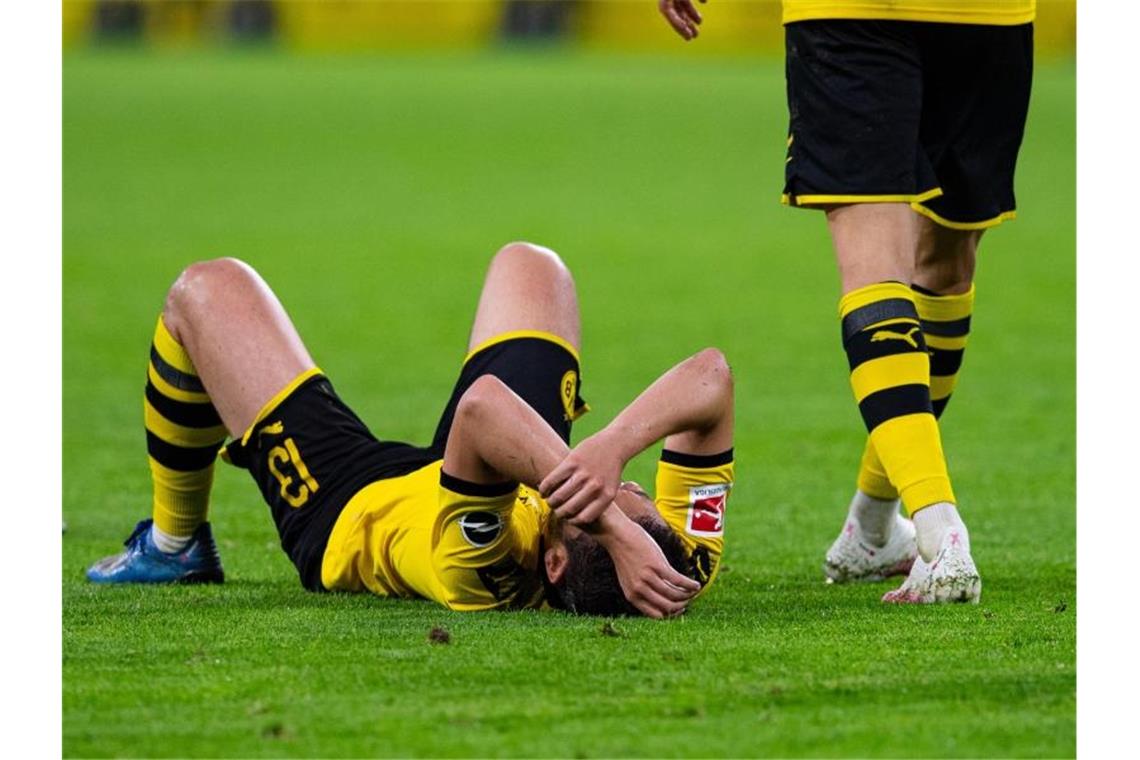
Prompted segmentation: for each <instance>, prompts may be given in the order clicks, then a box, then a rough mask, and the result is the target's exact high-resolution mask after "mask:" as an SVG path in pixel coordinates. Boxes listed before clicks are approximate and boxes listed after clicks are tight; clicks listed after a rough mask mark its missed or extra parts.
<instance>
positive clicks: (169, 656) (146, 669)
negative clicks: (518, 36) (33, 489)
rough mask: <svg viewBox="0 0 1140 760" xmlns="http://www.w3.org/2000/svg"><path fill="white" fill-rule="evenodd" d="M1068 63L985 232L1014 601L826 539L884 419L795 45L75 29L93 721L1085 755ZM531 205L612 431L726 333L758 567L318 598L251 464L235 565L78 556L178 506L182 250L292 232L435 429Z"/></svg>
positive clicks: (233, 526)
mask: <svg viewBox="0 0 1140 760" xmlns="http://www.w3.org/2000/svg"><path fill="white" fill-rule="evenodd" d="M1074 91H1075V70H1074V65H1073V64H1072V62H1070V61H1061V62H1049V61H1044V62H1041V63H1040V64H1039V67H1038V73H1037V75H1036V81H1035V83H1034V94H1033V105H1032V110H1031V113H1030V123H1029V128H1028V134H1027V138H1026V143H1025V146H1024V149H1023V154H1022V156H1023V157H1022V161H1021V165H1020V168H1019V175H1018V187H1019V196H1018V201H1019V206H1020V218H1019V219H1018V220H1017V221H1015V222H1013V223H1012V224H1007V225H1005V226H1003V227H1001V228H999V229H998V230H996V231H994V232H991V233H989V234H988V235H987V237H986V240H985V242H984V244H983V251H982V256H981V261H980V267H979V286H978V305H977V312H976V317H975V333H974V336H973V337H972V338H971V343H970V350H969V352H968V356H967V358H966V363H965V368H964V373H963V377H962V382H961V385H960V386H959V389H958V392H957V393H956V394H955V397H954V401H953V402H952V403H951V405H950V409H949V411H948V413H947V415H946V417H945V420H944V439H945V445H946V449H947V452H948V456H949V459H950V466H951V472H952V474H953V476H954V477H955V485H956V490H957V492H958V496H959V498H960V500H961V503H962V510H963V513H964V515H965V516H966V519H967V521H968V523H969V525H970V528H971V531H972V536H973V543H974V546H975V553H976V557H977V560H978V564H979V566H980V568H981V570H982V573H983V578H984V584H985V585H984V591H983V596H982V603H981V604H980V605H978V606H964V607H951V608H937V609H933V608H917V609H916V608H888V607H884V606H882V605H880V603H879V601H878V599H879V596H880V595H881V594H882V593H883V592H884V591H886V590H887V589H889V588H891V585H890V584H877V585H871V586H849V587H828V586H826V585H825V584H824V583H823V580H822V578H823V576H822V573H821V570H820V565H821V562H822V558H823V552H824V550H825V549H826V547H827V545H828V544H829V542H830V541H831V539H832V538H833V536H834V534H835V533H836V531H837V530H838V529H839V528H840V526H841V521H842V518H843V514H844V510H845V508H846V504H847V500H848V498H849V497H850V493H851V490H852V488H853V479H854V474H855V467H856V464H857V462H858V456H859V453H860V449H861V445H862V433H861V423H860V421H859V418H858V415H857V412H856V410H855V408H854V405H853V404H852V402H851V398H850V389H849V387H848V385H847V370H846V363H845V360H844V357H843V355H842V352H841V349H840V346H839V336H838V327H837V319H836V315H835V308H836V301H837V296H838V284H837V277H836V275H835V272H834V265H833V263H832V254H831V250H830V244H829V242H828V238H827V236H826V230H825V227H824V224H823V220H822V218H821V217H820V216H819V215H818V214H815V213H812V212H806V211H799V210H789V209H785V208H782V207H781V206H780V205H779V203H778V198H779V192H780V188H781V181H782V171H781V168H782V164H783V159H784V153H783V151H784V140H785V129H786V112H785V106H784V104H783V72H782V65H781V63H780V62H779V61H777V60H774V59H748V60H738V59H716V60H713V59H696V60H694V59H692V58H686V57H684V56H677V57H666V58H650V57H645V58H640V57H617V56H606V55H601V54H573V53H567V52H562V53H555V54H549V53H546V54H541V53H536V52H529V53H528V52H525V51H519V52H513V53H486V54H479V55H430V56H428V55H423V56H401V57H308V58H306V57H289V56H286V55H283V54H278V53H273V52H262V53H254V54H239V53H226V52H196V53H177V54H175V53H166V54H146V53H140V52H137V51H136V52H131V51H120V52H104V53H98V54H97V53H73V54H70V55H68V56H67V57H66V58H65V62H64V82H63V97H64V183H63V189H64V261H63V272H64V279H63V294H64V314H63V325H64V328H63V330H64V332H63V345H64V386H63V388H64V399H63V400H64V442H63V467H64V517H65V519H66V521H67V532H66V533H65V535H64V536H63V578H64V580H63V620H62V625H63V725H62V731H63V752H64V755H65V756H123V755H128V756H139V755H142V756H156V757H163V756H193V757H199V756H201V757H205V756H243V757H268V756H305V755H319V756H328V757H342V756H368V755H383V756H470V755H475V756H575V757H602V756H635V755H636V756H664V757H680V756H692V755H697V756H715V757H720V756H758V755H777V756H820V755H826V756H874V757H904V756H956V757H976V756H1021V757H1029V756H1072V755H1074V754H1075V734H1076V728H1075V726H1076V716H1075V705H1076V691H1075V690H1076V662H1075V638H1076V599H1075V593H1076V582H1075V576H1076V551H1075V520H1076V515H1075V506H1074V504H1075V495H1074V493H1075V485H1074V481H1075V475H1074V472H1075V462H1074V459H1075V454H1074V437H1075V387H1074V386H1075V379H1074V378H1075V361H1074V355H1075V350H1074V343H1075V338H1074V315H1075V305H1074V300H1075V299H1074V269H1075V256H1074V247H1075V243H1074V238H1075V221H1074V216H1075V201H1074V197H1075V184H1074V173H1075V156H1074V153H1075V151H1074V147H1073V146H1074V131H1075V125H1074V122H1075V116H1074V113H1075V112H1074V101H1075V96H1074ZM515 239H526V240H532V241H536V242H540V243H543V244H546V245H549V246H551V247H553V248H555V249H557V250H558V251H559V252H561V254H562V255H563V257H564V258H565V259H566V261H567V262H568V263H569V265H570V266H571V267H572V269H573V270H574V273H575V275H576V278H577V282H578V286H579V291H580V297H581V303H582V309H583V323H584V324H583V326H584V356H583V359H584V384H583V395H584V396H585V398H587V399H588V400H589V402H590V403H591V405H592V407H593V410H594V411H593V412H592V413H591V414H589V415H587V416H586V417H585V418H583V421H582V423H581V425H580V427H579V428H578V429H577V430H576V431H575V432H576V435H575V438H576V439H577V438H580V437H581V436H582V435H583V434H585V433H589V432H592V431H593V430H596V429H597V428H598V427H599V426H600V425H601V424H602V423H603V422H604V421H606V420H607V419H608V418H609V417H610V416H612V415H613V414H614V413H615V412H616V411H617V410H618V409H619V408H621V406H623V405H624V404H625V403H627V402H628V401H629V400H630V399H631V398H632V396H633V395H634V394H635V393H636V392H637V390H638V389H640V388H641V387H642V386H644V385H645V384H646V383H647V382H649V381H650V380H651V379H652V378H653V377H655V376H656V375H657V374H658V373H659V372H661V371H662V370H664V369H665V368H666V367H668V366H670V365H671V364H672V363H674V362H675V361H677V360H679V359H681V358H683V357H684V356H686V355H688V354H689V353H692V352H693V351H695V350H697V349H699V348H702V347H704V346H706V345H717V346H720V347H721V348H723V349H724V350H725V352H726V353H727V355H728V357H729V359H730V361H731V362H732V364H733V367H734V370H735V373H736V378H737V401H738V408H737V428H738V433H737V436H738V437H737V469H738V483H737V488H736V490H735V491H734V494H733V500H732V503H731V505H730V513H729V516H728V523H729V526H728V534H727V535H728V538H727V550H726V554H725V560H724V562H725V565H724V571H723V573H722V575H721V577H720V580H719V582H718V583H717V584H716V585H715V586H714V587H713V589H712V590H711V591H710V592H709V593H708V594H707V598H704V599H702V600H701V601H700V602H699V603H698V604H695V605H694V606H693V608H692V609H691V610H690V614H688V615H687V616H686V617H684V618H683V619H681V620H678V621H675V622H669V623H657V622H652V621H647V620H620V621H615V622H613V623H612V625H610V626H609V627H607V626H606V625H605V621H602V620H599V619H588V618H573V617H568V616H564V615H561V614H554V613H536V612H520V613H502V614H495V613H487V614H467V615H463V614H453V613H449V612H447V611H445V610H443V609H442V608H438V607H436V606H434V605H433V604H431V603H427V602H401V601H386V600H382V599H378V598H374V597H370V596H345V595H314V594H309V593H306V592H304V591H303V590H302V589H301V588H300V586H299V584H298V582H297V580H296V576H295V572H294V571H293V569H292V567H291V566H290V564H289V563H288V561H287V559H286V557H285V556H284V554H283V553H282V552H281V551H280V549H279V548H278V546H277V542H276V535H275V533H274V529H273V526H272V523H271V521H270V519H269V515H268V510H267V509H266V508H265V507H264V505H262V504H261V503H260V501H259V498H258V495H257V492H256V490H255V488H254V486H253V484H252V483H251V482H249V479H248V476H247V475H245V474H244V473H242V472H240V471H237V470H234V469H232V468H228V467H225V466H220V468H219V472H218V476H217V483H216V487H215V496H214V502H213V506H212V512H211V519H212V521H213V523H214V525H215V529H216V535H217V536H218V538H219V540H220V544H221V551H222V555H223V561H224V562H225V566H226V570H227V574H228V576H229V580H228V581H227V583H226V584H225V585H224V586H222V587H216V588H96V587H93V586H91V585H88V584H87V583H86V582H85V581H84V579H83V570H84V568H85V567H86V566H87V564H89V563H90V562H92V561H93V560H95V559H97V558H98V557H101V556H103V555H105V554H108V553H110V552H112V551H114V550H115V549H116V548H117V547H118V546H119V543H120V542H121V541H122V539H123V538H125V537H126V535H127V533H128V532H129V531H130V529H131V527H132V526H133V525H134V522H135V520H137V519H141V518H143V517H146V516H149V498H150V496H149V494H150V490H149V476H148V472H147V468H146V459H145V454H144V439H143V432H142V415H141V407H142V403H141V392H142V387H143V378H144V369H145V362H146V355H147V354H146V352H147V348H148V345H149V340H150V337H151V334H152V331H153V327H154V320H155V318H156V316H157V314H158V311H159V309H160V308H161V305H162V297H163V294H164V292H165V288H166V287H167V286H168V284H169V283H170V282H171V281H172V280H173V279H174V277H175V276H177V274H178V272H179V271H180V269H181V268H182V267H183V266H185V265H186V264H188V263H189V262H191V261H193V260H196V259H201V258H208V257H215V256H222V255H232V256H239V257H241V258H244V259H246V260H247V261H249V262H250V263H252V264H253V265H254V266H256V267H258V268H259V269H260V270H261V271H262V273H263V274H264V275H265V276H266V278H267V279H268V280H269V282H270V283H271V284H272V285H273V286H274V288H275V289H276V290H277V292H278V294H279V296H280V297H281V299H282V301H283V302H284V303H285V305H286V307H287V308H289V309H290V310H291V312H292V313H293V315H294V317H295V320H296V322H297V324H298V327H299V329H300V331H301V333H302V335H303V336H305V338H306V341H307V343H308V345H309V347H310V349H311V351H312V353H313V355H314V357H315V358H316V360H317V362H318V364H320V365H321V367H322V368H324V369H325V370H326V371H327V372H328V373H329V374H330V376H331V377H332V379H333V381H334V382H335V383H336V385H337V388H338V390H339V391H340V392H341V394H342V396H343V397H344V398H345V399H346V400H347V401H348V402H349V403H350V404H352V405H353V406H354V407H355V408H356V410H357V412H358V413H360V414H361V415H362V416H363V417H364V418H365V419H366V420H367V421H368V422H369V423H370V424H371V425H372V426H373V429H374V430H375V431H376V433H377V434H378V435H379V436H380V437H382V438H392V439H400V440H412V441H423V440H426V439H427V437H428V436H429V435H430V433H431V431H432V429H433V427H434V424H435V421H436V417H437V414H438V412H439V410H440V408H441V406H442V404H443V402H444V400H445V399H446V397H447V394H448V392H449V390H450V386H451V383H452V382H453V379H454V376H455V374H456V372H457V369H458V366H459V362H460V361H461V359H462V356H463V352H464V342H465V338H466V333H467V330H468V326H469V320H470V318H471V315H472V313H473V311H474V306H475V299H476V295H477V292H478V288H479V284H480V279H481V276H482V272H483V269H484V267H485V265H486V262H487V259H488V257H489V256H490V254H491V253H492V252H493V251H494V250H496V248H497V247H498V246H499V245H501V244H502V243H505V242H507V241H510V240H515ZM652 467H653V455H652V454H650V455H647V456H643V457H641V458H639V459H637V460H635V461H634V462H633V463H632V465H631V467H630V471H629V473H628V474H630V475H632V476H634V477H636V478H638V479H640V480H642V481H643V482H651V480H652ZM437 626H438V627H442V628H445V629H446V630H447V631H448V632H449V633H450V635H451V640H450V643H449V644H433V643H431V642H429V639H428V633H429V631H430V630H431V629H432V628H433V627H437Z"/></svg>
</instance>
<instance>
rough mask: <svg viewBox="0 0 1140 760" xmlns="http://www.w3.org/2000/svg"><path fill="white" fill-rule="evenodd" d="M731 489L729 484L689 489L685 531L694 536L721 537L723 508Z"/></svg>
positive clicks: (722, 533) (722, 532)
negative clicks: (687, 516) (687, 517)
mask: <svg viewBox="0 0 1140 760" xmlns="http://www.w3.org/2000/svg"><path fill="white" fill-rule="evenodd" d="M731 488H732V484H731V483H717V484H715V485H710V486H696V487H694V488H690V489H689V519H688V520H687V521H686V523H685V529H686V530H687V531H688V532H689V533H690V534H692V535H694V536H723V535H724V508H725V505H726V504H727V503H728V492H729V490H730V489H731Z"/></svg>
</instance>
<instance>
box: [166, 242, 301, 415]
mask: <svg viewBox="0 0 1140 760" xmlns="http://www.w3.org/2000/svg"><path fill="white" fill-rule="evenodd" d="M163 321H164V322H165V323H166V326H167V329H169V330H170V331H171V333H172V334H173V335H174V337H175V338H176V339H177V340H178V341H179V342H180V343H182V345H183V346H185V348H186V351H187V353H188V354H189V355H190V358H191V360H192V361H193V362H194V367H195V369H196V370H197V372H198V376H199V377H200V378H201V379H202V384H203V385H204V386H205V388H206V391H207V392H208V393H209V394H210V400H211V401H212V402H213V404H214V407H215V408H216V409H217V410H218V414H219V415H220V416H221V418H222V421H223V422H224V423H225V425H226V427H227V429H229V431H230V433H231V434H233V435H241V434H242V432H244V431H245V430H246V428H248V427H249V426H250V424H252V423H253V421H254V419H255V417H256V416H257V413H258V411H260V410H261V408H262V407H263V406H265V405H266V404H267V403H268V402H269V401H270V400H272V399H273V397H274V396H275V395H276V394H277V393H278V392H280V391H281V390H282V389H284V388H285V387H286V386H287V385H289V383H291V382H292V381H293V380H294V379H295V378H297V377H298V376H299V375H301V374H302V373H303V372H305V371H307V370H309V369H312V368H313V367H314V366H315V365H314V364H313V360H312V358H311V357H310V356H309V352H308V350H307V349H306V348H305V345H304V343H302V341H301V336H300V335H298V334H297V330H296V328H295V327H294V326H293V323H292V321H291V320H290V319H289V315H288V314H286V313H285V309H284V307H282V305H281V302H280V301H279V300H278V299H277V296H276V295H274V293H273V291H272V290H270V288H269V286H268V285H267V284H266V283H265V281H264V280H263V279H262V278H261V276H260V275H258V274H257V272H255V271H254V270H253V268H252V267H250V266H249V265H247V264H245V263H243V262H241V261H238V260H236V259H228V258H226V259H215V260H212V261H205V262H200V263H197V264H193V265H191V266H190V267H188V268H187V269H186V270H185V271H184V272H183V273H182V274H181V275H180V276H179V278H178V280H177V281H175V283H174V285H173V286H172V287H171V289H170V292H169V294H168V296H167V299H166V305H165V307H164V308H163Z"/></svg>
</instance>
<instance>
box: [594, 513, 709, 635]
mask: <svg viewBox="0 0 1140 760" xmlns="http://www.w3.org/2000/svg"><path fill="white" fill-rule="evenodd" d="M615 539H616V540H615V541H614V542H613V543H612V544H610V545H609V547H608V549H609V553H610V557H611V558H613V561H614V569H615V570H617V577H618V583H619V584H620V585H621V591H622V593H623V594H624V595H625V598H626V599H628V600H629V603H630V604H632V605H633V606H634V607H636V608H637V609H638V611H639V612H641V613H642V614H643V615H645V616H647V617H651V618H665V617H674V616H676V615H680V614H681V613H682V612H684V611H685V607H686V606H688V604H689V600H691V599H692V598H693V597H694V596H696V595H697V592H698V591H700V590H701V584H699V583H697V582H696V581H695V580H693V579H692V578H689V577H688V576H685V575H682V574H681V573H679V572H677V571H676V570H674V569H673V568H672V567H671V566H670V565H669V562H668V560H666V559H665V554H664V553H663V552H662V551H661V547H660V546H658V545H657V542H656V541H654V540H653V537H652V536H650V535H649V534H648V533H646V532H645V530H644V529H643V528H642V527H641V526H640V525H638V524H637V523H635V522H632V521H629V520H626V521H624V522H623V523H622V527H621V529H620V530H619V531H618V535H616V536H615Z"/></svg>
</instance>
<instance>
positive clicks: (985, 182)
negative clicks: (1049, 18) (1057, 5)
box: [916, 24, 1033, 229]
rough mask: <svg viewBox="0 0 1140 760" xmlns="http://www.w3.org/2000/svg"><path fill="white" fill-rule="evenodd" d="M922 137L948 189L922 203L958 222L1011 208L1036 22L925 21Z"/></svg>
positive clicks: (981, 220) (983, 219)
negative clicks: (1022, 24)
mask: <svg viewBox="0 0 1140 760" xmlns="http://www.w3.org/2000/svg"><path fill="white" fill-rule="evenodd" d="M921 29H922V33H921V42H922V47H923V51H924V57H925V61H926V65H925V66H924V69H923V81H924V87H923V90H924V93H925V94H924V99H923V113H922V134H921V142H922V148H923V152H924V153H925V154H926V155H927V156H928V158H929V160H930V162H931V164H932V165H933V167H934V171H935V173H936V174H937V175H938V180H939V184H940V186H941V187H942V190H943V194H942V195H941V196H940V197H937V198H931V199H927V200H924V201H922V202H921V203H920V204H916V208H917V210H919V211H920V212H922V213H924V214H926V215H927V216H929V217H930V218H932V219H934V220H935V221H937V222H939V223H940V224H942V225H943V226H945V227H950V228H953V229H985V228H988V227H992V226H994V225H996V224H998V223H1000V222H1002V221H1004V220H1006V219H1010V218H1012V217H1013V215H1014V211H1015V209H1016V201H1015V198H1014V188H1013V178H1014V169H1015V167H1016V163H1017V157H1018V153H1019V151H1020V148H1021V142H1022V137H1023V135H1024V132H1025V121H1026V116H1027V114H1028V109H1029V94H1030V87H1031V83H1032V78H1033V28H1032V25H1030V24H1027V25H1024V26H1010V27H1001V26H983V25H973V26H971V25H947V24H926V25H924V26H923V27H922V28H921Z"/></svg>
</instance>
